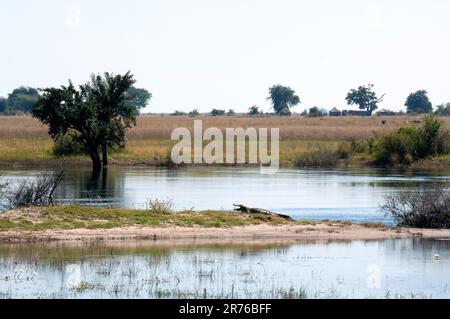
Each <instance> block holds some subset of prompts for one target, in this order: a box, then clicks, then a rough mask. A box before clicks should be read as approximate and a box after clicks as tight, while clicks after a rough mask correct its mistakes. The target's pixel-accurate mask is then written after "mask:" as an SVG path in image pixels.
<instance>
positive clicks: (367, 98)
mask: <svg viewBox="0 0 450 319" xmlns="http://www.w3.org/2000/svg"><path fill="white" fill-rule="evenodd" d="M384 96H385V94H383V95H382V96H381V97H380V98H378V97H377V94H376V93H375V92H374V91H373V84H369V85H366V86H360V87H358V88H357V89H351V90H350V92H348V94H347V97H346V98H345V99H346V100H347V104H348V105H358V107H359V108H360V109H361V110H366V111H367V112H369V113H370V114H372V112H373V111H375V110H376V109H377V108H378V103H380V102H382V101H383V99H384Z"/></svg>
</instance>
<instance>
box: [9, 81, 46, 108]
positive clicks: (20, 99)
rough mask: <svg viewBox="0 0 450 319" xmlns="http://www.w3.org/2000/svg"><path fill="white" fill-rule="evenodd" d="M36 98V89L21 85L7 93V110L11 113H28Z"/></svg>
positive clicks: (37, 98) (37, 95)
mask: <svg viewBox="0 0 450 319" xmlns="http://www.w3.org/2000/svg"><path fill="white" fill-rule="evenodd" d="M38 100H39V91H38V90H36V89H34V88H31V87H25V86H21V87H19V88H17V89H15V90H14V91H12V93H10V94H9V95H8V100H7V111H9V112H12V113H15V112H24V113H28V112H30V111H31V109H32V108H33V106H34V105H35V104H36V102H37V101H38Z"/></svg>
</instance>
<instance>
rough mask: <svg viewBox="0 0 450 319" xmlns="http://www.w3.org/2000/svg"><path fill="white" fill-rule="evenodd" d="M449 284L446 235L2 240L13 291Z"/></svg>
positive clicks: (382, 293) (266, 290) (413, 291)
mask: <svg viewBox="0 0 450 319" xmlns="http://www.w3.org/2000/svg"><path fill="white" fill-rule="evenodd" d="M435 253H439V254H440V256H441V259H440V260H434V259H433V255H434V254H435ZM449 285H450V241H445V240H417V239H416V240H385V241H355V242H334V243H308V242H303V243H298V244H295V245H282V244H276V245H269V246H261V245H206V246H205V245H203V246H177V245H174V246H172V247H169V246H158V245H156V244H154V243H145V242H142V243H140V244H138V245H137V246H135V247H132V248H130V247H129V243H126V242H123V243H122V244H120V243H119V244H116V245H115V246H114V247H109V246H103V245H101V244H90V245H88V246H84V247H69V246H64V245H60V244H56V245H55V244H54V245H39V244H35V245H2V246H0V297H3V298H203V297H207V298H305V297H307V298H450V287H449Z"/></svg>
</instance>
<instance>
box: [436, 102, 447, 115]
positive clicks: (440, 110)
mask: <svg viewBox="0 0 450 319" xmlns="http://www.w3.org/2000/svg"><path fill="white" fill-rule="evenodd" d="M434 113H435V114H436V115H443V116H448V115H450V102H447V103H445V104H440V105H438V106H437V109H436V111H435V112H434Z"/></svg>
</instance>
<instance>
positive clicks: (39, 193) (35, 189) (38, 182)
mask: <svg viewBox="0 0 450 319" xmlns="http://www.w3.org/2000/svg"><path fill="white" fill-rule="evenodd" d="M63 178H64V172H63V171H60V172H58V173H56V172H52V173H45V174H43V175H40V176H38V177H37V178H35V179H27V180H25V181H23V182H21V183H20V184H19V185H18V186H16V187H14V188H12V189H7V190H6V191H5V192H4V193H5V194H4V197H5V198H6V203H7V208H9V209H14V208H20V207H31V206H45V205H53V193H54V192H55V190H56V188H57V187H58V186H59V184H60V183H61V182H62V180H63Z"/></svg>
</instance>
